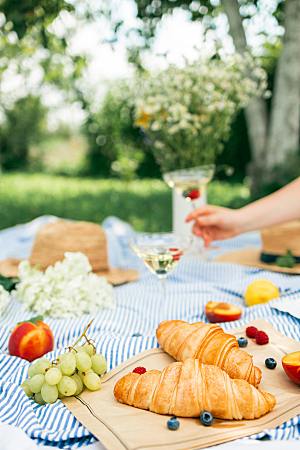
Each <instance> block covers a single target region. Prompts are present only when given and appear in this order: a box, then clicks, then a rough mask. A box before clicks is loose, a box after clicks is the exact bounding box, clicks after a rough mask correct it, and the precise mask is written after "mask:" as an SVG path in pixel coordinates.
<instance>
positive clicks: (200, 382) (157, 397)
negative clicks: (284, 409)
mask: <svg viewBox="0 0 300 450" xmlns="http://www.w3.org/2000/svg"><path fill="white" fill-rule="evenodd" d="M114 395H115V398H116V400H118V402H120V403H125V404H127V405H130V406H134V407H136V408H140V409H146V410H150V411H152V412H155V413H158V414H170V415H175V416H179V417H197V416H198V417H199V415H200V413H201V411H203V410H206V411H210V412H211V413H212V414H213V416H214V417H216V418H219V419H236V420H242V419H257V418H259V417H261V416H263V415H264V414H266V413H268V412H269V411H271V410H272V409H273V407H274V406H275V403H276V400H275V397H274V396H273V395H272V394H269V393H268V392H265V391H262V390H259V389H257V388H255V387H254V386H252V385H251V384H249V383H247V381H245V380H232V379H231V378H230V377H229V376H228V375H227V373H226V372H224V370H222V369H220V368H219V367H217V366H212V365H206V364H202V363H201V362H200V361H199V360H197V359H186V360H185V361H184V362H174V363H172V364H169V365H168V366H167V367H165V368H164V370H163V371H162V372H161V371H159V370H149V371H147V372H145V373H144V374H142V375H139V374H138V373H133V372H131V373H128V374H127V375H125V376H123V377H122V378H121V379H120V380H118V381H117V383H116V385H115V388H114Z"/></svg>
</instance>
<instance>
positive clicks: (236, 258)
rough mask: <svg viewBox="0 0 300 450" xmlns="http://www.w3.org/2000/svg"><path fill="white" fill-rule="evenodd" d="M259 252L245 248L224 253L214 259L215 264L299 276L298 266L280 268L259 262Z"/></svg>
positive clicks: (299, 266)
mask: <svg viewBox="0 0 300 450" xmlns="http://www.w3.org/2000/svg"><path fill="white" fill-rule="evenodd" d="M260 253H261V250H260V249H257V248H245V249H242V250H235V251H233V252H228V253H224V254H223V255H220V256H218V257H217V258H215V259H214V261H216V262H224V263H232V264H242V265H245V266H252V267H257V268H259V269H265V270H271V271H272V272H280V273H289V274H294V275H300V264H296V265H295V266H294V267H291V268H289V267H280V266H277V265H276V264H267V263H263V262H261V261H260Z"/></svg>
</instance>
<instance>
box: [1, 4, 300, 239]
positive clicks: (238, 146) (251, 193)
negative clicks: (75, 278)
mask: <svg viewBox="0 0 300 450" xmlns="http://www.w3.org/2000/svg"><path fill="white" fill-rule="evenodd" d="M289 1H290V2H291V3H292V2H293V0H285V1H281V0H272V1H271V0H270V1H267V0H251V1H250V0H239V1H238V0H233V3H236V4H238V6H239V11H240V15H241V19H242V20H243V23H244V26H245V28H246V31H247V33H250V32H251V26H252V27H253V23H255V20H256V18H257V17H260V16H261V15H263V16H264V14H265V16H266V15H268V17H269V18H270V20H271V19H272V21H274V24H273V22H272V24H273V25H274V30H275V31H274V30H273V31H272V32H271V31H270V29H269V28H268V26H267V25H266V24H267V22H266V24H265V25H263V26H262V27H259V26H257V29H256V31H255V32H256V34H257V35H258V36H259V40H257V41H253V42H254V44H253V43H252V44H251V45H249V49H250V48H251V51H252V53H253V54H254V55H255V56H256V57H257V58H258V59H259V60H260V62H261V64H262V66H263V67H264V68H265V70H266V71H267V74H268V88H269V90H270V91H271V92H272V91H274V85H275V81H274V80H275V79H276V70H277V67H278V61H279V60H280V57H281V55H282V49H283V41H284V38H283V35H284V33H283V31H284V19H285V7H286V3H288V2H289ZM117 3H118V2H117V0H116V1H115V0H113V1H112V2H106V1H98V2H94V1H91V2H85V1H81V0H74V1H67V0H23V1H22V2H21V3H20V2H19V1H17V0H2V1H1V2H0V10H1V12H0V169H1V174H0V228H5V227H8V226H12V225H14V224H16V223H20V222H25V221H27V220H30V219H32V218H34V217H36V216H38V215H41V214H55V215H58V216H61V217H70V218H74V219H88V220H95V221H98V222H99V221H101V220H102V219H104V218H105V217H106V216H108V215H117V216H119V217H120V218H122V219H124V220H128V221H130V222H131V223H132V224H133V226H134V227H136V228H137V229H139V230H149V231H153V230H164V229H169V228H170V227H171V192H170V191H169V189H168V188H167V187H166V186H165V185H164V183H163V182H162V181H160V179H161V171H160V167H159V166H158V164H157V163H156V161H155V158H154V156H153V153H152V148H151V143H150V142H149V140H148V139H147V136H146V135H145V134H144V133H143V131H142V130H141V129H140V128H139V127H137V126H136V125H135V124H134V112H133V110H132V106H131V105H130V104H129V103H128V102H127V101H126V98H125V99H124V96H122V95H120V91H122V83H123V81H122V78H124V77H117V78H114V77H112V78H113V79H109V80H107V79H106V80H105V81H103V83H102V84H101V86H100V88H99V91H100V94H99V92H98V91H97V89H96V90H95V86H94V85H92V83H91V84H90V85H88V83H87V79H88V78H87V72H88V71H89V64H90V63H91V61H90V60H89V55H88V54H86V53H85V52H84V51H82V50H80V48H79V50H76V49H75V50H74V43H73V41H72V39H73V38H74V36H75V35H78V29H79V28H80V27H82V28H83V27H86V26H88V27H93V26H94V25H95V24H96V25H97V24H98V25H99V24H100V25H101V24H103V23H105V25H104V26H103V29H105V30H106V31H105V33H104V34H105V38H102V40H101V42H99V43H98V44H97V45H98V46H99V48H100V47H101V46H109V48H110V47H113V46H114V45H116V46H117V45H119V44H118V43H119V42H120V41H124V42H125V43H124V42H123V44H124V48H125V47H126V52H127V56H126V57H127V61H128V73H129V74H131V75H132V74H133V73H134V74H137V73H141V72H144V71H147V70H148V68H147V64H146V63H145V60H146V59H147V58H146V57H147V55H149V53H151V51H152V50H151V46H152V43H153V39H154V36H155V32H156V28H157V27H158V26H159V24H160V21H161V20H164V18H165V17H166V16H168V17H169V16H172V14H177V11H178V10H182V11H184V14H186V21H187V22H191V23H192V22H197V23H199V24H201V26H202V28H203V30H204V31H203V40H204V41H205V40H206V39H208V40H209V41H210V42H213V49H212V50H211V57H212V58H214V57H216V55H219V54H221V55H222V50H224V48H223V41H222V39H223V37H224V36H225V34H226V35H228V27H227V25H226V24H225V25H224V11H223V10H222V7H223V8H224V7H226V1H222V0H220V1H217V0H205V1H177V0H176V1H171V0H166V1H161V0H159V1H158V0H156V1H153V0H152V1H144V0H143V1H137V0H136V1H134V0H125V1H123V6H124V4H125V3H126V4H127V8H128V10H130V11H133V13H132V14H133V16H134V17H135V18H137V19H136V20H137V24H138V25H137V26H136V25H135V24H134V25H132V26H131V25H130V26H127V25H126V20H127V22H128V15H127V12H128V11H127V10H126V11H125V19H124V18H122V17H121V18H120V17H119V16H118V15H117V14H116V11H118V5H117ZM227 3H228V2H227ZM264 8H265V10H264ZM119 9H120V10H121V9H122V8H121V7H120V8H119ZM265 16H264V17H265ZM220 17H221V19H220ZM126 18H127V19H126ZM222 20H223V22H222ZM108 24H109V26H108ZM251 24H252V25H251ZM98 25H97V26H98ZM126 26H127V29H126V32H125V31H122V30H124V27H125V28H126ZM218 27H219V28H220V29H223V32H222V33H223V34H222V33H221V38H220V32H219V34H218ZM226 27H227V28H226ZM247 27H248V28H247ZM107 30H108V31H107ZM249 30H250V31H249ZM278 30H279V31H278ZM101 33H102V32H101ZM101 33H100V31H99V35H101V36H103V33H102V34H101ZM122 33H123V34H122ZM132 33H133V34H134V36H135V37H134V38H129V36H131V34H132ZM210 33H212V34H210ZM136 36H139V37H138V38H137V37H136ZM77 39H78V36H77ZM79 39H80V38H79ZM82 39H84V35H83V37H82ZM170 39H172V37H170ZM230 45H232V44H230ZM230 45H229V47H230ZM231 51H232V50H231ZM145 55H146V57H145ZM163 56H164V57H165V58H167V55H163ZM160 57H161V55H160ZM103 63H104V64H105V61H104V62H103ZM131 75H129V76H131ZM125 78H126V77H125ZM12 80H19V83H16V84H14V83H12ZM20 80H21V81H20ZM10 82H11V84H10ZM15 85H17V88H16V87H15ZM98 87H99V86H98ZM52 98H59V108H60V110H61V111H60V114H57V116H55V113H56V110H57V109H59V108H58V107H57V103H55V102H54V103H53V101H52V100H51V99H52ZM298 103H299V99H298ZM266 105H267V109H268V111H270V110H271V108H272V100H267V102H266ZM73 107H76V108H77V109H76V111H79V113H78V116H79V117H80V119H79V120H75V121H73V119H72V117H73V116H72V115H71V114H70V118H69V120H65V119H66V116H68V108H69V109H70V110H71V108H73ZM53 117H54V119H55V120H54V119H53ZM76 117H77V116H76ZM291 150H292V149H291ZM253 160H254V156H253V149H252V148H251V143H250V142H249V133H248V125H247V120H246V115H245V112H244V111H241V112H240V113H239V114H238V115H237V116H236V117H235V120H234V122H233V124H232V128H231V134H230V137H229V139H228V141H227V142H225V146H224V150H223V152H222V153H221V154H220V155H219V156H218V158H217V161H216V164H218V165H227V166H230V167H232V168H233V170H234V171H233V175H232V176H231V177H230V178H228V177H227V176H226V174H225V173H224V172H222V171H220V172H219V173H218V175H217V178H216V180H215V181H213V182H212V184H211V186H210V189H209V201H210V202H211V203H215V204H222V205H225V206H232V207H239V206H241V205H243V204H245V203H247V202H249V201H250V200H251V199H253V198H256V197H257V196H262V195H264V194H266V193H267V192H271V191H272V190H274V189H276V188H278V187H279V186H281V185H284V184H285V183H287V182H288V181H290V180H291V179H293V178H294V177H296V176H298V175H299V174H300V164H299V161H300V157H299V147H298V148H296V149H293V152H292V153H291V154H288V157H286V158H285V160H284V162H281V163H280V165H277V166H276V170H274V167H275V165H274V167H272V169H270V168H269V167H268V170H267V167H264V164H265V161H264V158H261V166H260V167H257V173H259V177H258V178H259V189H250V188H251V183H250V182H249V180H250V179H251V176H252V177H253V170H252V172H251V170H249V164H250V163H251V162H253ZM264 170H265V173H266V177H265V179H264V176H263V174H264ZM252 186H253V185H252ZM257 186H258V185H257Z"/></svg>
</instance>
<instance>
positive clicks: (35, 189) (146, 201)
mask: <svg viewBox="0 0 300 450" xmlns="http://www.w3.org/2000/svg"><path fill="white" fill-rule="evenodd" d="M209 201H210V202H211V203H214V204H218V205H224V206H232V207H238V206H241V205H243V204H245V203H247V201H249V191H248V189H247V188H246V187H245V186H244V185H242V184H234V185H232V184H229V183H227V182H226V183H225V182H213V183H211V186H210V189H209ZM43 214H53V215H57V216H60V217H66V218H71V219H77V220H91V221H94V222H101V221H102V220H103V219H104V218H105V217H107V216H109V215H115V216H118V217H120V218H121V219H123V220H126V221H128V222H130V223H131V224H132V225H133V227H134V228H135V229H137V230H146V231H164V230H169V229H171V191H170V189H169V188H168V187H167V186H166V185H165V184H164V183H163V182H162V181H160V180H137V181H133V182H131V183H125V182H123V181H119V180H112V179H108V180H97V179H90V178H75V177H74V178H70V177H61V176H55V175H45V174H26V173H16V174H15V173H14V174H1V175H0V228H1V229H2V228H6V227H9V226H13V225H16V224H17V223H24V222H27V221H29V220H32V219H34V218H35V217H37V216H40V215H43Z"/></svg>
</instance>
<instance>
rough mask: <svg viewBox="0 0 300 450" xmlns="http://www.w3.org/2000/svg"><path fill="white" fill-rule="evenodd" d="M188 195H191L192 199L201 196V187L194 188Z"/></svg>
mask: <svg viewBox="0 0 300 450" xmlns="http://www.w3.org/2000/svg"><path fill="white" fill-rule="evenodd" d="M187 197H189V199H190V200H196V199H197V198H199V197H200V191H199V189H192V190H191V191H190V192H189V193H188V194H187Z"/></svg>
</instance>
